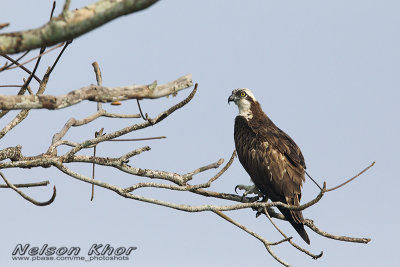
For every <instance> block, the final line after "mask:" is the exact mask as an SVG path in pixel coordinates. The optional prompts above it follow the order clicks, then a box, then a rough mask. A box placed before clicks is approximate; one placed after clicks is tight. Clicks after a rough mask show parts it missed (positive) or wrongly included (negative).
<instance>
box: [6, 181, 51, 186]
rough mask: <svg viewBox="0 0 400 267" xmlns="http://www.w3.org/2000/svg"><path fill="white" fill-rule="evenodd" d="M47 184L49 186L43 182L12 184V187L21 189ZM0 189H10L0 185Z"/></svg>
mask: <svg viewBox="0 0 400 267" xmlns="http://www.w3.org/2000/svg"><path fill="white" fill-rule="evenodd" d="M48 184H50V182H49V181H43V182H37V183H27V184H14V186H15V187H17V188H21V187H37V186H47V185H48ZM0 188H10V187H9V186H8V185H6V184H0Z"/></svg>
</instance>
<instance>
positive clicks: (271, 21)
mask: <svg viewBox="0 0 400 267" xmlns="http://www.w3.org/2000/svg"><path fill="white" fill-rule="evenodd" d="M90 2H91V1H72V4H71V8H76V7H81V6H83V5H85V4H86V3H90ZM57 4H58V7H57V9H56V14H58V12H59V11H60V8H61V7H62V5H63V2H62V1H61V2H57ZM50 7H51V1H2V8H1V10H2V11H3V12H1V13H2V14H1V19H0V22H11V26H10V27H8V28H6V29H5V30H6V31H16V30H21V29H27V28H33V27H38V26H41V25H43V24H44V23H45V22H46V21H47V20H48V14H49V10H50ZM399 13H400V3H399V2H398V1H372V0H371V1H369V0H363V1H337V0H336V1H243V0H241V1H239V0H235V1H210V0H209V1H160V2H159V3H157V4H155V5H154V6H152V7H150V8H149V9H147V10H145V11H143V12H140V13H135V14H132V15H129V16H126V17H123V18H120V19H117V20H116V21H113V22H111V23H109V24H107V25H105V26H103V27H101V28H99V29H97V30H95V31H93V32H91V33H89V34H87V35H84V36H83V37H80V38H77V39H75V40H74V42H73V43H72V45H71V46H70V47H69V48H68V49H67V51H66V53H65V55H64V56H63V58H62V60H61V62H60V63H59V65H58V66H57V67H56V69H55V71H54V72H53V74H52V77H51V80H50V82H49V84H48V87H47V88H48V89H47V93H48V94H56V95H58V94H63V93H66V92H68V91H70V90H74V89H77V88H80V87H82V86H85V85H88V84H91V83H95V78H94V74H93V69H92V66H91V63H92V62H93V61H95V60H96V61H98V62H99V64H100V67H101V70H102V73H103V84H104V85H106V86H118V85H127V84H132V83H137V84H144V83H151V82H152V81H153V80H154V79H157V80H158V82H159V83H164V82H167V81H170V80H174V79H176V78H178V77H180V76H182V75H184V74H187V73H192V74H193V80H194V81H195V82H198V83H199V91H198V94H197V95H196V96H195V98H194V99H193V101H192V102H191V103H190V104H189V105H187V106H185V107H184V108H183V109H181V110H179V111H177V112H176V113H174V114H173V115H172V116H171V117H169V118H168V119H167V120H165V121H163V122H162V123H160V124H159V125H157V126H155V127H152V128H149V129H146V130H144V131H141V132H137V133H132V134H130V135H129V137H131V138H134V137H146V136H155V135H166V136H167V139H163V140H157V141H151V142H137V143H129V144H128V143H124V144H122V143H108V144H102V145H100V146H99V147H98V154H99V155H103V156H106V155H107V156H118V155H121V154H123V153H126V152H127V151H128V150H129V149H134V148H137V147H139V146H143V145H150V146H151V147H152V151H150V152H146V153H144V154H143V155H141V156H138V157H137V158H135V159H133V160H132V161H131V163H132V164H134V165H135V166H137V167H142V168H151V169H160V170H168V171H175V172H178V173H186V172H188V171H191V170H193V169H195V168H197V167H200V166H202V165H205V164H208V163H211V162H214V161H216V160H217V159H219V158H221V157H223V158H225V159H226V160H227V159H228V158H229V157H230V155H231V153H232V151H233V149H234V142H233V123H234V117H235V116H236V114H237V108H236V106H234V105H229V106H228V105H227V98H228V96H229V95H230V93H231V91H232V89H234V88H238V87H248V88H251V89H252V90H253V92H254V94H255V96H256V98H257V99H258V100H259V102H260V103H261V105H262V107H263V109H264V111H265V112H266V113H267V114H268V115H269V116H270V118H271V119H272V120H273V121H274V122H275V123H276V124H277V125H278V126H279V127H280V128H281V129H283V130H284V131H285V132H287V133H288V134H289V135H290V136H291V137H292V138H293V139H294V140H295V141H296V143H297V144H298V145H299V146H300V148H301V149H302V152H303V154H304V157H305V160H306V164H307V170H308V171H309V173H310V174H312V175H313V177H314V178H315V179H316V180H317V181H319V182H320V183H322V182H323V181H327V184H328V187H331V186H334V185H337V184H339V183H341V182H343V181H344V180H345V179H347V178H349V177H351V176H353V175H354V174H356V173H357V172H358V171H360V170H361V169H363V168H364V167H366V166H367V165H369V164H370V163H371V162H372V161H374V160H376V161H377V163H376V165H375V166H374V167H373V169H371V170H370V171H368V172H367V173H366V174H364V175H363V176H361V177H359V178H358V179H357V180H356V181H354V182H352V183H351V184H349V185H347V186H345V187H344V188H341V189H340V190H337V191H334V192H331V193H328V194H327V195H326V196H325V197H324V198H323V199H322V200H321V201H320V202H319V203H318V204H317V205H315V206H313V207H311V208H309V209H307V210H305V211H304V215H305V217H307V218H311V219H313V220H314V222H315V223H316V225H317V226H319V227H321V228H322V229H323V230H326V231H328V232H331V233H333V234H344V235H346V234H347V235H351V236H359V237H371V238H372V241H371V243H370V244H368V245H364V244H352V243H343V242H339V241H333V240H329V239H326V238H323V237H321V236H319V235H316V234H314V233H313V232H312V231H311V230H309V229H307V228H306V229H307V232H308V233H309V236H310V239H311V246H307V248H308V249H310V250H311V251H312V252H315V253H318V252H319V251H321V250H323V251H324V256H323V257H322V258H320V259H319V260H317V261H314V260H312V259H311V258H309V257H308V256H306V255H304V254H302V253H300V252H298V251H297V250H295V249H293V248H292V247H291V246H288V245H287V244H283V245H281V246H278V247H275V248H274V250H275V252H276V253H277V254H278V255H279V256H280V257H282V258H283V259H284V260H286V261H287V262H289V263H291V264H292V265H294V266H395V265H396V264H397V262H398V259H397V253H398V244H397V239H398V238H399V237H400V235H399V230H398V227H399V223H398V221H399V219H400V216H399V215H398V213H397V210H398V207H397V205H396V204H397V199H398V197H397V196H398V187H399V186H400V183H399V180H398V174H397V168H398V165H399V162H398V161H399V155H398V151H399V149H400V146H399V142H398V138H399V136H400V124H399V119H398V114H400V108H399V104H398V101H399V99H400V90H399V88H400V80H399V71H400V49H399V47H400V30H399V25H400V17H399ZM5 30H3V31H2V32H5ZM54 55H55V54H52V55H50V56H48V57H46V58H45V59H44V61H43V64H42V68H41V70H40V71H39V74H40V75H43V72H44V70H45V67H46V66H47V65H49V64H51V62H52V60H53V58H54ZM0 63H1V64H4V60H2V61H1V62H0ZM28 66H31V67H32V65H28ZM22 77H25V76H22V75H21V72H18V71H13V72H11V71H10V72H3V73H0V83H1V84H6V83H19V82H20V81H21V78H22ZM32 84H34V82H32ZM2 90H7V93H11V92H13V91H12V89H2ZM187 94H188V90H186V91H183V92H180V93H179V94H178V97H177V98H168V99H166V98H165V99H160V100H147V101H142V108H143V109H144V110H145V112H147V113H149V115H150V116H154V115H156V114H158V113H159V112H161V111H163V110H164V109H165V108H167V107H169V106H171V105H173V104H175V103H177V102H178V101H179V100H180V99H183V98H184V97H186V96H187ZM105 107H106V108H107V109H108V110H109V111H114V112H126V113H137V106H136V103H135V101H128V102H125V103H124V104H123V105H122V106H118V107H110V106H109V105H105ZM95 109H96V105H95V104H94V103H86V102H85V103H82V104H79V105H76V106H74V107H72V108H69V109H66V110H60V111H53V112H48V111H41V110H35V111H31V114H30V117H29V118H28V119H27V120H26V121H24V122H23V123H22V124H21V125H19V126H18V127H17V128H15V129H14V130H13V131H12V132H11V133H9V134H8V135H7V136H6V137H5V138H3V139H2V140H1V141H0V144H1V148H4V147H7V146H15V145H17V144H21V145H22V146H23V153H24V155H36V154H39V153H42V152H43V151H44V150H45V149H46V148H47V147H48V145H49V143H50V140H51V137H52V135H53V134H54V133H55V132H56V131H58V130H59V129H61V127H62V126H63V125H64V123H65V122H66V121H67V120H68V119H69V118H70V117H75V118H83V117H85V116H87V115H89V114H91V113H92V112H94V111H95ZM12 114H15V112H13V113H12ZM11 118H12V116H8V117H6V118H4V119H2V121H0V127H3V126H4V125H5V124H6V123H7V122H8V121H9V120H10V119H11ZM137 121H138V122H140V120H137ZM134 122H135V121H134ZM134 122H132V121H129V120H111V119H100V120H98V121H96V122H94V123H93V124H90V125H88V126H84V127H80V128H74V129H72V130H71V131H70V132H69V133H68V135H67V137H68V138H69V139H70V140H74V141H83V140H86V139H88V138H91V137H92V136H93V133H94V131H95V130H98V129H99V128H101V127H104V128H105V131H106V132H111V131H112V130H115V129H118V128H122V127H125V126H127V125H129V124H131V123H134ZM27 133H29V135H28V134H27ZM62 151H63V150H61V151H60V152H62ZM72 167H73V168H74V169H75V170H77V171H80V172H82V173H83V174H86V175H90V171H91V166H89V165H83V164H76V165H72ZM4 173H5V174H6V175H7V177H9V179H10V181H12V182H14V183H18V182H33V181H39V180H40V181H41V180H47V179H48V180H50V181H51V184H52V185H53V184H54V185H56V186H57V193H58V195H57V198H56V200H55V202H54V203H53V204H52V205H51V206H48V207H36V206H34V205H32V204H31V203H28V202H26V201H25V200H23V199H22V198H21V197H20V196H18V195H17V194H16V193H15V192H13V191H11V190H6V189H1V190H0V192H1V194H0V201H1V203H2V205H1V209H2V222H1V224H0V225H1V226H2V229H3V231H2V237H1V241H0V265H2V266H6V265H7V266H28V265H29V266H54V264H56V265H57V266H85V265H92V266H93V265H96V266H97V265H100V266H245V265H252V266H279V264H278V263H277V262H275V261H274V259H272V257H271V256H270V255H269V254H268V253H267V251H266V250H265V248H264V247H263V245H262V244H261V243H260V242H259V241H257V240H256V239H254V238H252V237H251V236H249V235H248V234H246V233H244V232H243V231H241V230H239V229H238V228H236V227H234V226H233V225H231V224H229V223H227V222H225V221H224V220H222V219H221V218H219V217H217V216H216V215H214V214H211V213H196V214H195V213H192V214H190V213H184V212H179V211H176V210H171V209H168V208H163V207H158V206H154V205H150V204H146V203H140V202H135V201H132V200H128V199H124V198H121V197H120V196H118V195H116V194H115V193H112V192H109V191H107V190H103V189H98V188H97V189H96V192H95V200H94V201H93V202H90V201H89V198H90V185H88V184H84V183H82V182H79V181H77V180H75V179H73V178H70V177H67V176H66V175H64V174H61V173H60V172H59V171H56V170H55V169H53V168H51V169H32V170H5V171H4ZM215 173H216V171H210V172H207V173H204V174H203V175H201V176H200V175H199V176H198V177H196V178H195V181H197V182H203V181H205V180H207V179H208V178H209V177H211V176H212V175H214V174H215ZM96 178H98V179H100V180H102V181H107V182H109V183H113V184H117V185H131V184H133V183H135V182H138V181H143V180H144V181H146V180H145V179H143V178H137V177H132V176H129V175H126V174H123V173H121V172H117V171H114V170H110V169H107V168H101V167H98V168H97V177H96ZM248 182H249V177H248V175H247V174H246V173H245V171H244V170H243V168H242V166H241V165H240V163H239V161H238V160H235V162H234V164H233V165H232V167H231V168H230V169H229V170H228V171H227V172H226V173H225V174H224V175H223V176H222V177H221V178H220V179H219V180H218V181H217V182H216V183H215V184H214V185H213V189H214V190H219V191H224V192H230V193H233V192H234V187H235V185H236V184H239V183H248ZM24 192H26V193H28V194H29V195H31V196H34V197H36V198H37V199H39V200H45V199H47V198H48V197H49V196H50V195H51V188H50V187H48V188H36V189H25V190H24ZM317 193H318V190H317V188H316V187H315V185H313V184H312V182H311V181H310V180H307V181H306V184H305V186H304V190H303V201H306V200H310V199H312V198H313V197H314V196H315V195H316V194H317ZM143 195H146V196H153V197H157V198H160V199H162V200H169V201H174V202H177V203H192V204H206V203H225V202H221V201H213V200H211V199H203V198H200V197H196V196H192V195H191V194H188V193H181V192H178V193H171V192H164V191H157V190H143ZM228 215H231V216H232V217H233V218H234V219H236V220H238V221H239V222H240V223H242V224H245V225H246V226H248V227H249V228H250V229H252V230H254V231H256V232H258V233H260V234H262V235H263V236H264V237H265V238H267V239H268V240H270V241H276V240H279V239H280V236H279V234H278V233H276V231H275V230H274V229H273V226H272V225H271V224H270V223H269V222H268V221H267V219H266V218H265V217H259V218H257V219H256V218H255V216H254V212H252V211H250V210H245V211H236V212H229V213H228ZM278 224H279V225H280V226H281V227H282V228H283V229H284V230H285V231H286V233H287V234H288V235H292V236H293V237H294V240H295V241H296V242H298V243H299V244H301V245H304V243H303V242H302V240H301V239H300V238H299V236H298V235H297V233H296V232H295V231H293V230H292V229H291V227H290V226H289V225H288V223H285V222H282V221H278ZM17 243H30V244H32V245H35V246H41V245H42V244H44V243H48V244H50V245H54V246H81V247H82V248H88V247H90V245H91V244H92V243H110V244H112V245H114V246H116V247H117V246H137V247H138V250H137V251H135V252H134V254H133V256H132V257H131V260H130V261H128V262H96V263H84V264H82V263H73V262H41V263H35V262H34V263H32V262H29V263H27V262H25V263H21V262H12V261H11V251H12V249H13V248H14V247H15V245H16V244H17ZM305 246H306V245H305Z"/></svg>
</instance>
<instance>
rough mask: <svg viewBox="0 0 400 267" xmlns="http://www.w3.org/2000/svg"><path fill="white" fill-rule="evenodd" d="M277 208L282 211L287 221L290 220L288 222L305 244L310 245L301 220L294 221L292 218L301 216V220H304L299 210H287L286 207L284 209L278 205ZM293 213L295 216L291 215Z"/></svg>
mask: <svg viewBox="0 0 400 267" xmlns="http://www.w3.org/2000/svg"><path fill="white" fill-rule="evenodd" d="M278 209H279V210H280V212H282V214H283V215H284V216H285V218H286V219H287V220H288V222H290V224H291V225H292V226H293V228H294V229H295V230H296V231H297V233H299V235H300V236H301V238H303V240H304V241H305V242H306V243H307V244H309V245H310V238H309V237H308V234H307V232H306V230H305V229H304V225H303V224H302V223H301V222H296V221H295V219H294V218H297V219H298V218H301V219H302V220H304V219H303V215H302V213H301V211H293V210H288V209H284V208H281V207H278ZM293 213H295V216H293V215H294V214H293ZM293 217H294V218H293Z"/></svg>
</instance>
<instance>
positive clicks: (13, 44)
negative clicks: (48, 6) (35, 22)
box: [0, 0, 157, 54]
mask: <svg viewBox="0 0 400 267" xmlns="http://www.w3.org/2000/svg"><path fill="white" fill-rule="evenodd" d="M155 2H157V0H101V1H98V2H95V3H93V4H91V5H88V6H86V7H83V8H80V9H76V10H73V11H67V10H66V9H67V8H68V6H67V7H66V9H64V10H63V13H62V14H61V15H59V16H58V17H56V18H53V19H52V20H50V22H48V23H47V24H45V25H43V26H42V27H40V28H37V29H33V30H27V31H21V32H12V33H3V34H0V53H2V54H14V53H19V52H22V51H26V50H30V49H34V48H39V47H45V46H51V45H54V44H57V43H61V42H64V41H67V40H70V39H74V38H76V37H78V36H81V35H83V34H85V33H87V32H89V31H91V30H93V29H95V28H97V27H100V26H101V25H103V24H105V23H107V22H109V21H111V20H113V19H115V18H118V17H120V16H123V15H127V14H130V13H133V12H136V11H140V10H143V9H145V8H147V7H149V6H151V5H152V4H154V3H155Z"/></svg>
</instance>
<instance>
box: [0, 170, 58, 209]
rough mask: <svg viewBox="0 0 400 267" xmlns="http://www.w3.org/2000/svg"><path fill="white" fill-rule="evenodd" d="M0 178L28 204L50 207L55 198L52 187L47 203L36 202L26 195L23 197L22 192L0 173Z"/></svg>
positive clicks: (54, 188) (54, 190)
mask: <svg viewBox="0 0 400 267" xmlns="http://www.w3.org/2000/svg"><path fill="white" fill-rule="evenodd" d="M0 176H1V178H3V180H4V182H5V183H6V184H7V185H8V186H9V187H11V189H13V190H14V191H15V192H17V193H18V194H19V195H20V196H21V197H23V198H24V199H26V200H28V201H29V202H31V203H32V204H35V205H36V206H47V205H50V204H51V203H53V201H54V199H55V198H56V194H57V193H56V187H55V186H54V187H53V195H52V196H51V198H50V199H49V200H48V201H45V202H40V201H37V200H35V199H33V198H31V197H29V196H28V195H25V194H24V192H22V191H21V190H19V189H18V188H17V187H16V186H15V185H13V184H12V183H10V182H9V181H8V180H7V179H6V177H5V176H4V175H3V173H2V172H0Z"/></svg>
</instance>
